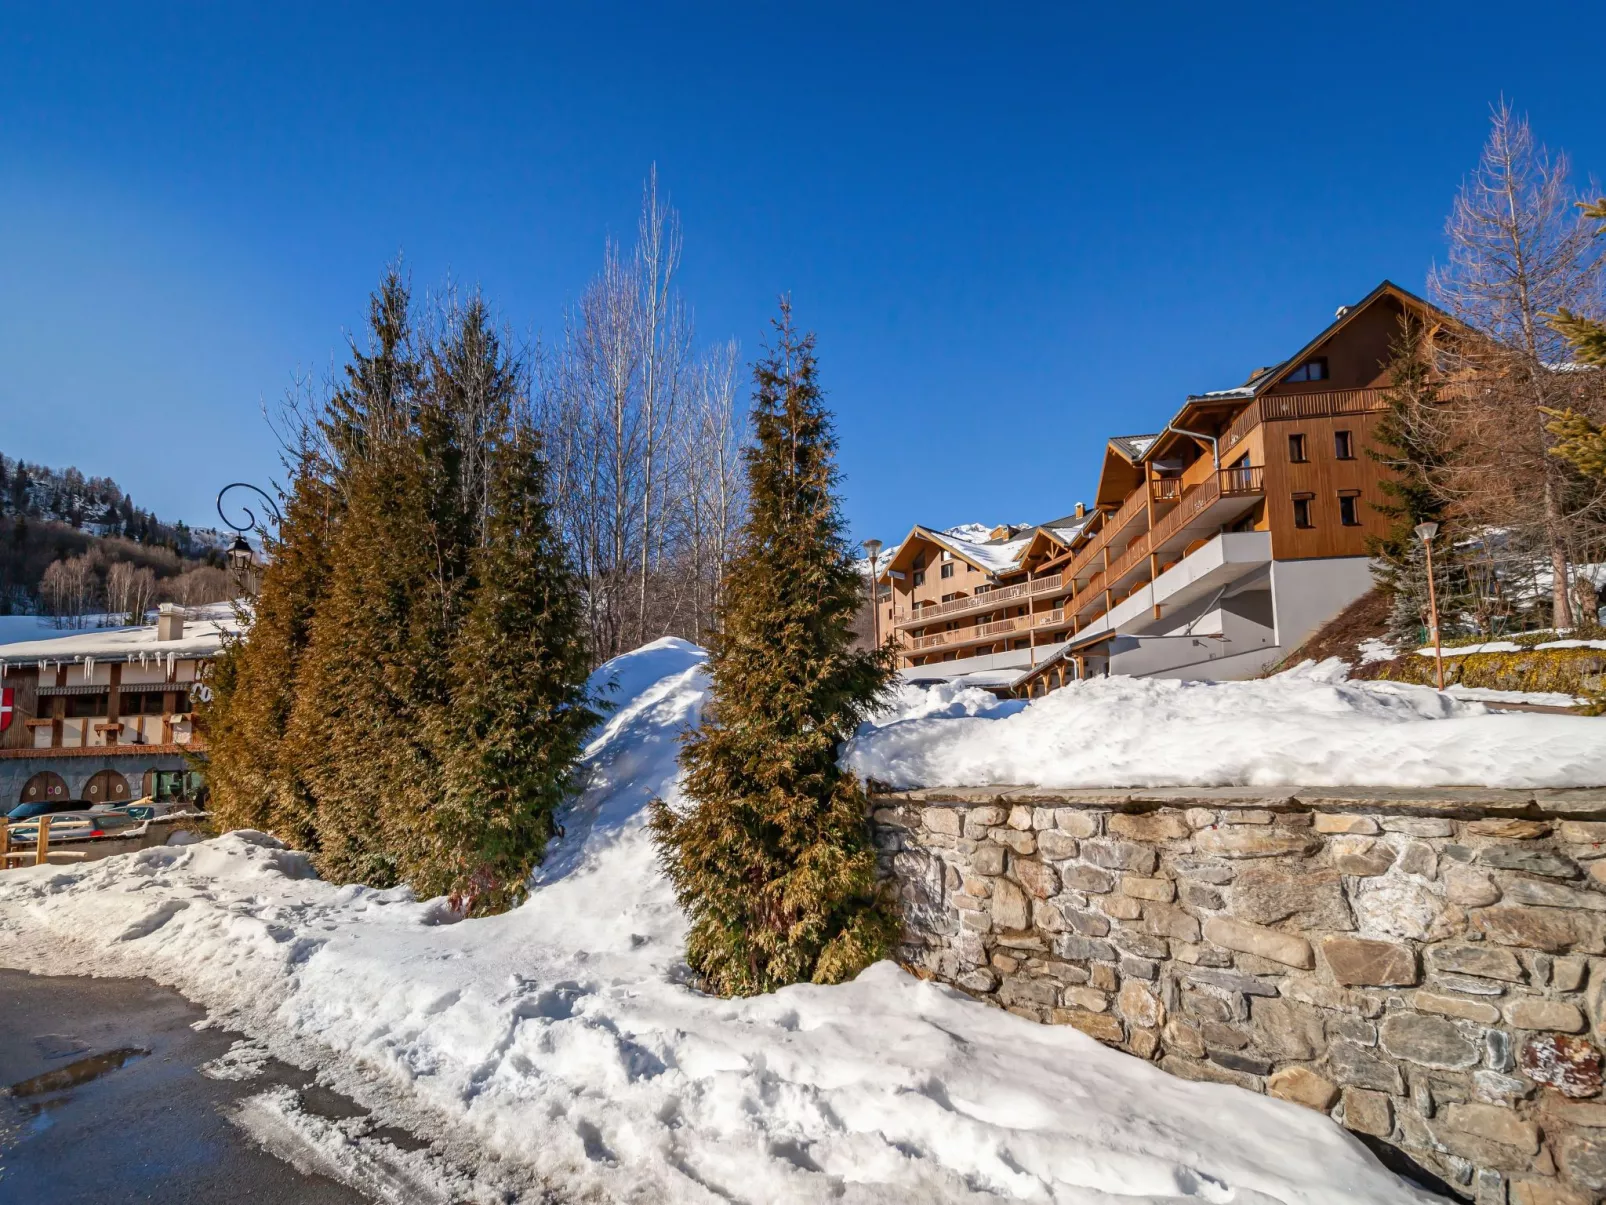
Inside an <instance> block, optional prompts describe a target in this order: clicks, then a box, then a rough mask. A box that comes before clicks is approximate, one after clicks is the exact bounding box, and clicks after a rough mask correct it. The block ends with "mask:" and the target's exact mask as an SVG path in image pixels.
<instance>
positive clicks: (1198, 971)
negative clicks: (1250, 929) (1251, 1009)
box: [1187, 967, 1279, 996]
mask: <svg viewBox="0 0 1606 1205" xmlns="http://www.w3.org/2000/svg"><path fill="white" fill-rule="evenodd" d="M1187 975H1188V981H1189V982H1190V983H1199V984H1206V985H1208V986H1210V987H1214V988H1219V989H1220V990H1221V991H1224V992H1237V993H1239V994H1241V995H1245V996H1275V995H1278V994H1279V993H1278V989H1277V985H1276V984H1275V983H1270V982H1268V981H1266V980H1264V979H1256V978H1255V977H1254V976H1253V975H1239V974H1235V973H1234V972H1232V971H1217V970H1209V969H1206V968H1203V967H1196V968H1192V969H1190V970H1189V971H1188V973H1187Z"/></svg>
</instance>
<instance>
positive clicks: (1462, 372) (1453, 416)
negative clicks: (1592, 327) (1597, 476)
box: [1429, 102, 1606, 627]
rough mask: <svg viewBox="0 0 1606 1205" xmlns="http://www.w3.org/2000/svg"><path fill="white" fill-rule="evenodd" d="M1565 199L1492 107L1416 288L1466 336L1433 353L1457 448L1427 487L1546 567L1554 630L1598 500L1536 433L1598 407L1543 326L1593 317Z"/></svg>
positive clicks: (1589, 285)
mask: <svg viewBox="0 0 1606 1205" xmlns="http://www.w3.org/2000/svg"><path fill="white" fill-rule="evenodd" d="M1577 200H1578V197H1577V195H1576V194H1575V193H1574V192H1573V190H1572V188H1571V186H1570V184H1569V183H1568V163H1567V159H1566V156H1564V155H1554V156H1552V155H1551V154H1550V153H1549V152H1548V151H1547V150H1546V149H1545V148H1544V147H1543V146H1541V145H1538V144H1537V143H1536V142H1535V140H1534V136H1533V131H1532V130H1531V129H1530V128H1529V125H1528V122H1527V119H1526V118H1523V117H1520V116H1518V115H1517V114H1515V113H1514V112H1513V110H1512V108H1511V106H1510V105H1509V104H1507V103H1504V102H1502V103H1501V104H1500V105H1499V106H1497V107H1496V109H1495V111H1494V117H1493V123H1492V128H1491V130H1490V133H1489V139H1488V141H1487V142H1486V143H1485V145H1484V149H1483V155H1482V158H1481V159H1480V161H1479V163H1478V167H1477V170H1476V171H1475V172H1474V173H1473V174H1472V176H1471V177H1470V178H1469V179H1468V180H1467V181H1466V182H1465V183H1464V184H1463V186H1462V188H1461V191H1460V193H1459V194H1458V195H1457V197H1456V201H1455V207H1454V209H1453V211H1452V213H1451V216H1450V219H1449V222H1448V223H1447V226H1446V233H1447V235H1448V237H1449V243H1450V250H1449V262H1448V263H1447V264H1445V265H1443V266H1442V267H1438V268H1435V270H1434V272H1433V273H1432V275H1431V277H1430V279H1429V287H1430V290H1431V292H1432V294H1433V296H1434V299H1435V300H1436V301H1438V303H1439V304H1440V305H1442V306H1443V307H1444V308H1445V309H1447V310H1448V311H1450V313H1452V314H1454V315H1455V316H1456V317H1457V318H1459V319H1460V320H1461V321H1463V322H1465V323H1466V324H1467V326H1469V327H1471V328H1472V329H1473V330H1474V331H1476V332H1477V335H1478V337H1473V338H1468V339H1462V340H1457V341H1456V342H1455V343H1454V344H1453V345H1452V346H1451V350H1450V351H1449V352H1448V353H1447V355H1446V362H1445V364H1444V367H1445V368H1446V370H1447V371H1448V375H1450V376H1451V377H1452V378H1455V379H1458V380H1459V381H1460V383H1461V384H1462V385H1464V387H1465V388H1464V389H1460V390H1457V391H1456V395H1455V396H1456V399H1457V400H1456V401H1455V402H1454V404H1452V405H1451V406H1450V407H1449V408H1447V410H1446V421H1448V422H1449V423H1452V424H1454V426H1455V431H1454V432H1453V436H1452V437H1451V438H1448V439H1447V440H1446V442H1447V444H1450V445H1453V446H1454V447H1455V448H1456V449H1457V453H1456V457H1455V461H1454V463H1453V464H1452V465H1451V466H1450V467H1449V469H1448V471H1447V472H1446V473H1445V474H1444V479H1443V481H1442V483H1441V484H1442V486H1443V489H1444V491H1445V493H1446V494H1447V496H1449V497H1450V498H1452V499H1453V500H1454V502H1455V504H1456V506H1457V508H1458V510H1459V511H1460V512H1461V513H1462V514H1463V515H1464V516H1465V517H1466V518H1468V519H1469V520H1470V521H1471V522H1472V523H1474V524H1483V525H1488V526H1493V527H1498V528H1501V529H1503V530H1505V531H1506V532H1508V533H1509V534H1510V537H1511V538H1510V543H1511V545H1512V546H1513V547H1518V546H1527V547H1530V548H1532V549H1533V550H1534V551H1536V552H1539V553H1541V554H1542V555H1543V556H1544V557H1545V559H1546V560H1548V562H1549V565H1550V569H1551V572H1550V578H1551V581H1550V593H1551V610H1552V618H1553V622H1554V623H1555V624H1556V626H1558V627H1570V626H1572V624H1573V621H1574V615H1573V611H1574V607H1573V602H1574V598H1573V594H1572V592H1571V591H1570V589H1569V563H1570V562H1573V561H1576V560H1577V558H1578V557H1579V556H1580V555H1581V554H1582V549H1580V548H1578V547H1577V544H1578V535H1579V532H1580V529H1581V525H1582V524H1583V523H1584V522H1585V520H1586V519H1587V518H1588V517H1589V516H1591V515H1598V514H1599V512H1600V510H1601V508H1602V504H1603V499H1602V497H1601V496H1600V491H1599V490H1594V489H1588V488H1581V487H1580V482H1579V480H1578V479H1577V477H1576V475H1575V474H1571V473H1570V472H1569V470H1568V468H1567V466H1566V465H1565V464H1564V463H1563V462H1561V461H1560V460H1559V459H1558V458H1557V457H1555V456H1553V455H1551V454H1550V448H1551V446H1552V445H1553V443H1554V436H1552V435H1551V434H1550V433H1549V432H1548V431H1547V430H1546V425H1547V423H1548V422H1549V421H1550V416H1549V415H1548V414H1547V413H1546V411H1547V410H1548V409H1561V408H1566V407H1568V406H1572V407H1574V408H1575V409H1582V410H1584V411H1585V412H1593V411H1595V410H1597V409H1598V399H1591V398H1590V397H1588V396H1585V395H1588V394H1591V393H1595V392H1598V388H1597V384H1596V382H1594V381H1593V380H1592V379H1586V378H1584V377H1583V376H1581V375H1580V374H1578V373H1573V372H1569V371H1567V370H1566V368H1567V366H1568V364H1569V363H1570V360H1571V355H1570V353H1569V349H1568V348H1567V345H1566V341H1565V339H1564V338H1563V337H1562V335H1561V334H1560V333H1559V332H1558V331H1557V330H1556V329H1555V328H1554V327H1553V326H1552V325H1551V323H1550V319H1551V317H1552V316H1553V315H1554V314H1555V313H1556V312H1557V311H1558V310H1562V309H1566V310H1569V311H1571V312H1574V313H1580V314H1590V315H1592V314H1596V313H1598V312H1599V309H1600V302H1601V297H1602V282H1603V269H1606V261H1603V259H1602V257H1601V254H1600V248H1599V246H1598V245H1596V244H1595V243H1594V242H1593V240H1592V238H1591V235H1592V230H1591V229H1590V227H1589V226H1588V225H1587V224H1586V223H1585V222H1583V221H1581V220H1580V216H1581V215H1580V214H1579V212H1578V210H1577V209H1576V207H1575V202H1576V201H1577Z"/></svg>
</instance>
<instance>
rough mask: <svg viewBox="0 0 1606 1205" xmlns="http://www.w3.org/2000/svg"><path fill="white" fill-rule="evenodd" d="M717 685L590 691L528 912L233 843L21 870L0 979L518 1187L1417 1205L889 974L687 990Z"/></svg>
mask: <svg viewBox="0 0 1606 1205" xmlns="http://www.w3.org/2000/svg"><path fill="white" fill-rule="evenodd" d="M702 659H703V654H702V652H701V650H699V649H697V648H695V647H693V646H691V645H688V644H685V643H683V642H681V641H674V640H666V641H659V642H658V643H656V644H653V645H649V646H647V647H646V648H644V649H641V650H639V651H637V652H635V653H631V654H629V655H627V656H624V657H621V658H619V659H617V660H616V661H614V662H611V663H610V664H609V665H608V666H605V667H604V668H603V670H602V671H599V677H600V678H602V679H606V678H610V677H611V678H615V679H616V680H617V683H618V688H617V692H616V697H617V701H618V707H617V710H616V711H615V712H614V713H613V715H612V716H611V718H610V719H609V720H608V721H607V722H606V723H605V724H604V725H603V726H602V727H601V728H600V730H599V731H598V733H597V735H596V737H595V739H594V741H593V742H592V744H591V746H590V748H589V750H588V752H587V754H586V756H587V760H588V762H589V765H590V767H591V769H592V772H593V777H592V781H591V785H590V787H589V788H588V789H587V791H586V792H585V794H584V796H583V798H581V799H580V800H579V801H578V802H577V803H576V804H575V805H574V807H573V808H572V809H571V810H570V811H569V812H568V814H567V815H566V817H565V820H564V825H565V834H564V836H563V838H562V840H561V841H560V842H559V844H558V845H557V847H556V848H555V849H554V851H553V854H552V856H551V858H549V860H548V862H547V865H546V866H545V868H544V869H543V871H542V872H541V874H540V875H539V878H538V885H537V886H536V888H535V890H534V891H533V893H532V895H531V898H530V900H529V902H528V903H527V904H526V905H525V906H524V907H522V908H520V909H518V910H516V911H514V912H512V913H509V914H506V915H504V916H499V917H493V918H488V919H484V920H465V921H460V922H456V923H452V922H453V920H454V917H453V915H452V914H451V913H450V912H449V911H448V910H447V909H446V907H445V905H444V903H443V902H442V901H439V900H431V901H415V900H413V899H412V898H411V897H410V896H409V894H408V893H407V892H406V891H405V890H393V891H374V890H371V889H368V888H365V887H360V886H343V887H342V886H335V885H333V884H328V883H324V882H321V881H319V880H318V879H317V878H316V877H314V876H313V875H312V873H311V870H310V868H309V866H308V863H307V860H306V859H305V857H303V856H302V855H301V854H298V853H295V852H292V851H289V850H286V849H284V848H282V847H281V846H280V845H279V844H278V843H277V842H275V841H274V840H272V839H271V838H269V837H266V836H264V835H262V834H259V833H252V832H236V833H231V834H229V835H227V836H224V837H220V838H218V839H216V840H212V841H208V842H204V843H200V844H194V845H188V846H183V847H166V848H157V849H148V850H143V851H141V852H139V853H135V854H130V855H126V856H122V857H117V858H111V859H107V860H105V861H102V862H97V863H94V864H91V865H87V866H81V867H39V868H36V869H29V870H22V871H16V872H12V873H8V874H5V875H3V876H0V963H4V964H5V965H8V966H12V967H21V968H25V969H29V970H34V971H40V972H47V973H91V974H100V975H146V976H150V977H152V978H154V979H157V980H159V981H161V982H163V983H167V984H171V985H173V986H174V987H176V988H178V989H179V990H180V991H182V992H184V993H185V994H186V995H188V996H189V997H191V998H192V999H195V1000H197V1001H199V1002H201V1003H203V1004H204V1005H206V1006H207V1007H208V1008H209V1009H210V1010H212V1013H213V1016H214V1017H215V1018H216V1019H217V1020H218V1021H219V1022H220V1023H221V1024H224V1025H227V1026H229V1027H232V1028H237V1029H240V1030H243V1031H245V1032H246V1033H247V1034H249V1035H251V1036H252V1037H253V1038H254V1039H256V1041H257V1042H259V1043H261V1044H263V1045H265V1046H266V1047H267V1048H268V1049H270V1050H272V1051H273V1053H275V1054H277V1055H279V1056H280V1057H284V1058H289V1059H291V1060H293V1061H297V1062H300V1063H302V1064H303V1065H307V1066H316V1067H318V1068H319V1069H320V1072H321V1075H322V1077H323V1078H324V1079H325V1080H326V1081H327V1082H329V1083H330V1084H331V1085H332V1086H334V1087H336V1088H337V1089H339V1090H341V1091H344V1092H347V1093H348V1094H350V1095H352V1096H354V1097H356V1098H357V1099H358V1100H360V1101H361V1102H362V1103H364V1104H365V1105H367V1106H368V1107H370V1108H373V1109H374V1110H375V1112H376V1114H377V1116H378V1117H379V1118H381V1119H384V1120H388V1121H392V1122H401V1123H403V1124H406V1125H409V1126H410V1127H412V1128H414V1129H415V1130H417V1131H418V1132H420V1133H424V1134H428V1135H430V1136H431V1137H433V1138H434V1139H435V1140H436V1142H437V1144H438V1145H439V1147H440V1148H441V1149H442V1150H443V1151H444V1152H445V1153H447V1154H448V1155H450V1156H451V1157H453V1158H454V1159H455V1160H457V1161H458V1162H460V1163H462V1164H464V1165H467V1166H469V1167H470V1168H472V1169H474V1170H476V1171H477V1172H478V1173H479V1174H480V1175H481V1176H482V1177H485V1178H487V1179H486V1180H484V1181H483V1182H485V1183H490V1182H492V1181H494V1182H495V1183H496V1184H497V1185H499V1186H500V1188H499V1189H498V1191H501V1190H504V1189H506V1188H507V1187H509V1186H512V1187H513V1188H515V1189H517V1188H520V1187H529V1188H538V1187H542V1186H544V1187H546V1188H548V1189H549V1190H550V1191H551V1193H552V1194H553V1197H555V1199H558V1200H575V1199H586V1200H599V1199H600V1200H619V1201H640V1202H661V1201H673V1202H714V1201H725V1202H728V1201H740V1202H803V1201H841V1202H871V1201H874V1202H900V1201H901V1202H922V1203H925V1202H938V1201H983V1200H996V1199H998V1198H1007V1199H1014V1200H1021V1201H1043V1202H1066V1203H1069V1202H1076V1203H1095V1202H1098V1203H1110V1202H1116V1201H1120V1202H1130V1203H1138V1202H1162V1201H1164V1202H1181V1201H1203V1202H1228V1201H1230V1202H1234V1203H1237V1205H1257V1203H1267V1202H1287V1203H1294V1202H1300V1203H1310V1205H1317V1203H1326V1202H1333V1203H1337V1202H1355V1201H1375V1202H1404V1201H1412V1200H1417V1199H1419V1198H1418V1197H1417V1196H1416V1195H1415V1194H1414V1193H1413V1192H1412V1191H1410V1190H1408V1189H1406V1188H1405V1187H1404V1186H1403V1185H1401V1184H1400V1183H1399V1182H1398V1181H1397V1180H1396V1179H1395V1178H1394V1177H1393V1176H1392V1175H1391V1174H1389V1173H1388V1172H1387V1171H1385V1170H1384V1169H1383V1168H1382V1167H1381V1166H1380V1165H1379V1164H1377V1163H1376V1162H1375V1161H1374V1160H1373V1159H1372V1158H1371V1156H1370V1155H1368V1154H1367V1153H1366V1152H1365V1151H1364V1150H1363V1148H1362V1147H1361V1146H1360V1145H1359V1144H1358V1143H1357V1142H1356V1141H1355V1140H1353V1139H1352V1138H1350V1137H1349V1136H1348V1135H1346V1134H1345V1133H1344V1132H1343V1131H1342V1130H1340V1129H1339V1128H1338V1127H1337V1126H1335V1125H1334V1124H1332V1123H1331V1122H1330V1121H1329V1120H1328V1119H1326V1118H1325V1117H1322V1116H1319V1115H1318V1114H1316V1113H1313V1112H1310V1111H1307V1110H1305V1109H1301V1108H1299V1107H1297V1106H1294V1105H1290V1104H1285V1103H1283V1102H1280V1101H1277V1100H1273V1099H1270V1098H1267V1097H1264V1096H1257V1095H1254V1094H1252V1093H1248V1092H1243V1091H1240V1090H1238V1089H1236V1088H1231V1087H1225V1086H1220V1085H1211V1084H1198V1083H1189V1082H1185V1081H1182V1080H1178V1079H1174V1078H1172V1077H1170V1076H1168V1075H1166V1074H1164V1073H1162V1072H1161V1071H1159V1070H1158V1069H1157V1068H1155V1067H1153V1066H1151V1065H1149V1064H1147V1063H1143V1062H1140V1061H1138V1060H1137V1059H1134V1058H1131V1057H1129V1056H1127V1055H1124V1054H1120V1053H1118V1052H1116V1051H1113V1050H1109V1049H1107V1048H1105V1047H1103V1046H1100V1045H1099V1044H1098V1043H1096V1042H1094V1041H1093V1040H1092V1039H1091V1038H1088V1037H1086V1036H1084V1035H1083V1034H1081V1033H1079V1032H1077V1031H1075V1030H1073V1029H1070V1028H1068V1027H1046V1026H1040V1025H1036V1024H1033V1023H1030V1022H1027V1021H1024V1020H1021V1019H1020V1018H1017V1017H1014V1016H1011V1015H1009V1014H1007V1013H1003V1012H1000V1011H997V1010H995V1009H991V1008H988V1007H985V1006H983V1005H981V1004H978V1003H976V1002H974V1001H972V1000H969V999H968V998H966V997H964V996H963V995H961V994H959V993H958V992H955V991H953V990H950V989H947V988H944V987H940V986H938V985H935V984H932V983H926V982H922V981H920V980H917V979H914V978H912V977H910V976H908V975H906V974H904V973H903V972H902V971H900V970H899V969H898V968H897V967H895V966H893V965H891V964H889V963H882V964H878V965H876V966H874V967H871V968H870V969H869V970H867V971H866V972H865V973H864V974H863V975H861V976H860V977H859V979H858V980H856V981H855V982H853V983H851V984H847V985H843V986H840V987H829V988H825V987H812V986H799V987H792V988H787V989H785V990H783V991H780V992H776V993H775V994H773V995H769V996H763V997H758V998H755V999H749V1000H718V999H711V998H709V997H706V996H703V995H700V994H699V993H697V992H696V991H694V990H692V989H691V988H690V987H688V986H687V985H686V983H685V970H684V966H683V963H682V960H681V948H682V940H683V937H684V929H685V924H684V920H683V918H682V915H681V913H680V911H679V909H678V908H677V907H676V905H675V902H674V899H673V896H672V894H671V892H670V889H669V886H668V884H667V882H666V880H665V879H664V877H663V875H662V874H661V873H660V871H659V869H658V867H657V864H656V862H655V859H654V851H653V847H652V844H651V841H650V839H649V837H648V834H647V832H646V830H645V828H644V815H643V805H644V804H645V803H646V801H647V800H648V799H650V798H651V797H653V796H654V795H656V794H664V795H665V796H667V797H670V798H673V795H674V792H675V776H676V768H675V757H676V751H677V747H678V736H679V734H680V732H681V731H682V730H683V729H684V728H685V727H686V726H687V725H688V724H691V723H694V722H695V721H696V719H697V717H698V714H699V710H700V708H701V706H702V704H703V700H704V698H705V693H706V687H707V682H706V678H705V675H704V673H703V670H702V666H701V663H702ZM981 705H982V701H980V700H977V699H974V698H969V697H956V698H946V699H944V698H936V699H930V698H928V699H926V700H925V701H924V703H923V704H922V706H925V707H926V708H927V710H928V711H930V710H935V711H939V712H941V711H947V712H951V713H953V714H962V713H963V712H964V711H965V709H966V708H967V707H975V706H981ZM988 706H989V707H990V704H988ZM1379 706H1382V705H1381V704H1379ZM1001 710H1007V709H1001ZM1030 711H1031V709H1030V708H1028V709H1025V711H1023V712H1021V714H1020V715H1019V716H1017V717H1016V718H1017V719H1020V718H1024V717H1025V716H1026V715H1027V714H1028V713H1029V712H1030ZM917 722H921V723H932V724H948V725H961V724H966V723H977V724H983V725H987V726H988V727H989V728H991V729H999V728H1000V727H1001V725H1002V724H1003V723H1005V721H1000V720H976V721H969V720H930V721H917ZM1425 726H1426V725H1424V727H1425Z"/></svg>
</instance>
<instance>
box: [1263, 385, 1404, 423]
mask: <svg viewBox="0 0 1606 1205" xmlns="http://www.w3.org/2000/svg"><path fill="white" fill-rule="evenodd" d="M1257 401H1258V403H1259V405H1260V413H1261V417H1262V419H1263V420H1264V421H1266V422H1272V421H1275V420H1277V419H1288V418H1328V417H1330V416H1332V415H1337V414H1366V413H1367V412H1369V411H1372V410H1382V409H1384V408H1385V407H1386V406H1387V405H1388V403H1387V402H1386V401H1384V400H1383V390H1381V389H1333V390H1327V391H1324V392H1321V393H1281V394H1269V395H1267V396H1266V397H1262V398H1259V399H1257Z"/></svg>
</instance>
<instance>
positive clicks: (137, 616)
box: [106, 561, 156, 624]
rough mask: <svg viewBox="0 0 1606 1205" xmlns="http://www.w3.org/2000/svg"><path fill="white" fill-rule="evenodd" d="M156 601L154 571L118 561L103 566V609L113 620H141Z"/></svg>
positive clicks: (139, 622)
mask: <svg viewBox="0 0 1606 1205" xmlns="http://www.w3.org/2000/svg"><path fill="white" fill-rule="evenodd" d="M155 601H156V575H155V574H154V573H152V572H151V571H150V570H149V569H148V568H136V567H135V566H134V565H132V564H130V563H129V562H128V561H117V562H115V563H114V564H113V565H112V566H111V567H110V568H109V569H107V570H106V610H107V611H108V612H109V613H110V615H111V616H112V617H113V619H114V621H115V622H118V623H127V624H141V623H144V622H145V613H146V612H147V611H149V610H150V609H151V605H152V604H153V603H154V602H155Z"/></svg>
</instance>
